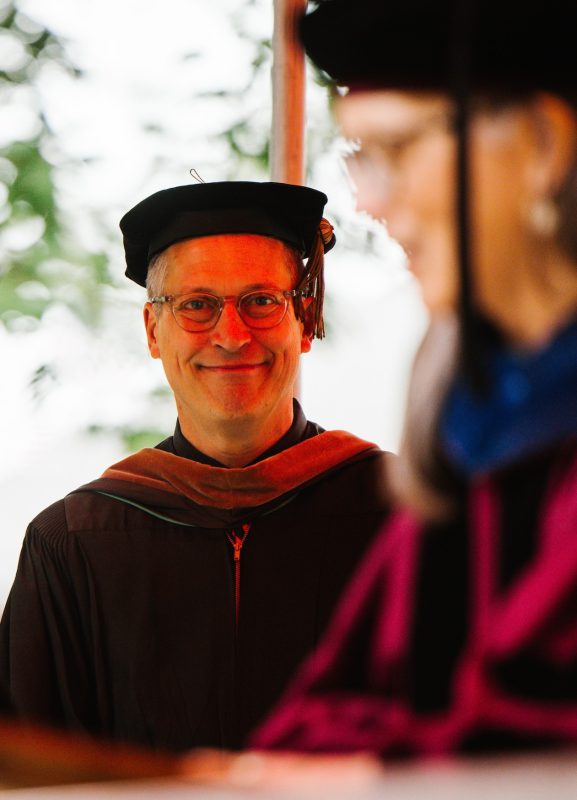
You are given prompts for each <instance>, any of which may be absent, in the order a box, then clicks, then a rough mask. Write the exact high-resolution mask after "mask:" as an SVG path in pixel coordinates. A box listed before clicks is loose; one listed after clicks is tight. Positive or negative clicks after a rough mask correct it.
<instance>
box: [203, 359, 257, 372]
mask: <svg viewBox="0 0 577 800" xmlns="http://www.w3.org/2000/svg"><path fill="white" fill-rule="evenodd" d="M264 366H266V363H265V362H264V361H260V362H259V363H257V364H199V368H200V369H207V370H211V371H212V372H250V371H251V370H255V369H259V368H260V367H264Z"/></svg>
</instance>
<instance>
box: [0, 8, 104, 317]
mask: <svg viewBox="0 0 577 800" xmlns="http://www.w3.org/2000/svg"><path fill="white" fill-rule="evenodd" d="M0 45H1V52H2V53H4V54H5V57H4V59H3V60H2V61H0V106H2V107H3V108H4V109H5V112H4V113H6V114H10V113H13V114H17V113H19V112H21V111H22V110H26V111H28V112H29V113H30V114H32V115H33V116H34V124H33V125H30V126H29V129H30V130H29V133H28V135H27V136H25V137H24V138H22V139H15V140H13V141H9V142H7V143H6V142H4V143H3V146H1V147H0V324H3V325H4V326H6V327H7V328H8V329H16V330H22V328H23V327H26V326H28V328H34V327H35V326H34V324H33V321H35V320H36V321H37V320H40V319H41V318H42V316H43V314H44V313H45V312H46V310H47V309H48V308H49V307H50V306H51V305H53V304H58V303H61V304H64V305H65V306H67V307H68V308H70V309H71V310H72V311H73V312H74V313H75V314H76V315H77V316H79V317H80V318H81V319H83V320H84V321H85V322H87V323H88V324H94V323H96V322H97V320H98V317H99V312H100V309H101V302H102V288H103V286H105V285H106V284H107V283H109V282H110V278H109V275H108V270H107V259H106V256H105V255H104V253H87V252H86V251H84V250H83V248H82V246H81V245H80V244H79V242H78V241H76V239H75V237H74V234H73V232H72V231H71V230H69V229H68V227H67V225H66V221H65V219H64V218H63V215H62V212H61V210H60V208H59V202H58V194H57V189H56V181H55V171H56V170H57V169H58V166H59V165H60V164H62V163H63V161H64V159H65V156H64V155H63V154H62V153H60V152H59V148H58V142H57V141H56V140H55V137H54V136H53V133H52V131H51V130H50V127H49V125H48V123H47V120H46V116H45V114H44V109H43V108H42V104H41V100H40V94H39V92H38V82H39V80H40V78H41V75H42V72H43V70H44V69H46V67H47V66H48V65H50V66H51V67H52V68H53V67H54V66H55V65H57V66H58V68H60V69H62V70H64V71H66V72H67V73H68V74H69V75H71V76H74V77H75V78H76V79H81V73H80V71H79V70H77V69H76V68H75V66H74V65H73V64H72V63H71V62H70V60H69V59H68V57H67V55H66V50H65V47H64V43H63V42H62V41H60V40H59V39H58V38H57V37H56V36H55V35H54V34H53V33H52V32H51V31H50V30H48V29H47V28H45V27H44V26H42V25H40V24H38V23H37V22H36V21H35V20H32V19H30V18H29V17H28V16H26V15H25V14H23V13H22V12H21V11H20V10H19V9H18V5H17V4H16V3H14V2H12V1H11V0H8V1H6V0H4V2H0ZM6 54H7V55H8V57H6ZM10 56H11V57H10Z"/></svg>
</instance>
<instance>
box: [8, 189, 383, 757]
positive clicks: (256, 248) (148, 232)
mask: <svg viewBox="0 0 577 800" xmlns="http://www.w3.org/2000/svg"><path fill="white" fill-rule="evenodd" d="M326 199H327V198H326V196H325V195H324V194H322V193H321V192H317V191H315V190H313V189H308V188H305V187H297V186H289V185H286V184H275V183H244V182H238V183H212V184H209V183H207V184H196V185H191V186H180V187H175V188H171V189H167V190H165V191H161V192H158V193H156V194H153V195H152V196H150V197H148V198H146V199H145V200H143V201H142V202H141V203H139V204H138V205H137V206H135V207H134V208H133V209H132V210H131V211H129V212H128V214H126V215H125V216H124V218H123V219H122V221H121V228H122V231H123V233H124V244H125V252H126V261H127V276H128V277H129V278H131V279H132V280H134V281H136V283H138V284H140V285H141V286H145V285H146V286H147V289H148V297H149V300H148V302H147V303H146V304H145V307H144V320H145V325H146V332H147V337H148V346H149V350H150V353H151V355H152V357H153V358H160V359H161V360H162V363H163V367H164V370H165V373H166V376H167V379H168V382H169V384H170V386H171V388H172V391H173V393H174V396H175V400H176V407H177V410H178V422H177V425H176V430H175V432H174V435H173V436H172V437H170V438H168V439H166V440H165V441H163V442H161V443H160V444H159V445H158V446H157V447H156V448H150V449H145V450H141V451H140V452H138V453H136V454H134V455H132V456H130V457H129V458H127V459H125V460H124V461H121V462H120V463H118V464H115V465H114V466H112V467H110V468H109V469H108V470H106V472H105V473H104V475H103V476H102V478H100V479H99V480H96V481H94V482H92V483H90V484H87V485H86V486H83V487H81V488H80V489H78V490H76V491H74V492H72V493H71V494H69V495H68V496H67V497H65V498H64V499H63V500H60V501H58V502H57V503H55V504H54V505H52V506H50V507H49V508H48V509H46V510H44V511H43V512H42V513H41V514H40V515H39V516H38V517H36V519H34V520H33V521H32V523H31V524H30V527H29V529H28V531H27V533H26V538H25V542H24V547H23V550H22V555H21V559H20V563H19V567H18V572H17V575H16V579H15V582H14V585H13V588H12V591H11V594H10V597H9V600H8V603H7V606H6V610H5V613H4V617H3V619H2V624H1V629H0V635H1V640H0V685H1V684H4V686H5V687H6V689H7V693H8V695H9V700H10V706H11V709H12V711H13V713H14V714H16V715H17V716H18V717H20V718H24V719H28V720H36V721H42V722H44V723H49V724H52V725H55V726H59V727H64V728H67V729H71V730H78V731H88V732H90V733H92V734H94V735H99V736H102V737H105V738H107V739H109V740H117V741H118V740H120V741H130V742H135V743H139V744H141V745H146V746H148V747H153V748H158V749H162V750H174V751H180V750H187V749H190V748H193V747H208V746H211V747H226V748H237V747H239V746H240V745H241V743H242V742H243V741H244V739H245V736H246V734H247V732H248V731H249V730H251V729H252V728H254V727H255V725H256V724H257V723H258V722H259V721H260V720H261V719H262V718H263V716H264V715H265V714H266V713H267V712H268V711H269V709H270V708H271V707H272V705H273V704H274V703H275V702H276V701H277V700H278V697H279V695H280V693H281V691H282V690H283V689H284V687H285V685H286V683H287V681H288V679H289V677H290V676H291V674H292V673H293V672H294V670H295V668H296V667H297V665H299V663H300V662H301V660H302V659H303V658H304V656H305V655H306V654H307V653H308V652H309V651H310V650H311V649H312V647H313V646H314V645H315V644H316V643H317V641H318V639H319V636H320V634H321V632H322V631H323V629H324V627H325V624H326V622H327V620H328V619H329V616H330V614H331V612H332V610H333V607H334V605H335V603H336V600H337V598H338V596H339V594H340V592H341V591H342V589H343V586H344V585H345V582H346V581H347V579H348V578H349V577H350V574H351V571H352V569H353V567H354V565H355V564H356V563H357V561H358V560H359V558H360V556H361V554H362V552H363V550H364V549H365V547H366V545H367V543H368V542H369V540H370V539H371V537H372V536H373V534H374V533H375V531H376V530H377V529H378V527H379V525H380V524H381V522H382V516H383V514H384V511H385V501H384V499H383V497H382V490H381V485H382V474H381V473H382V467H383V459H384V454H383V453H382V452H381V451H380V450H379V449H378V448H377V447H376V446H375V445H371V444H369V443H367V442H364V441H362V440H360V439H358V438H356V437H355V436H352V435H351V434H348V433H345V432H343V431H332V432H326V431H323V429H322V428H320V427H319V426H318V425H316V424H315V423H312V422H309V421H307V419H306V418H305V416H304V413H303V411H302V409H301V408H300V406H299V404H298V403H297V402H296V401H295V400H294V398H293V391H294V382H295V379H296V376H297V370H298V365H299V358H300V354H301V353H303V352H307V351H308V350H310V347H311V342H312V339H313V337H314V336H319V337H320V336H322V335H323V315H322V303H323V286H324V284H323V264H324V251H325V250H328V249H330V247H331V246H332V245H333V244H334V234H333V231H332V226H330V224H329V223H327V221H326V220H324V219H323V217H322V212H323V208H324V205H325V202H326ZM108 390H112V387H108ZM113 390H114V391H119V387H114V389H113ZM0 690H1V687H0Z"/></svg>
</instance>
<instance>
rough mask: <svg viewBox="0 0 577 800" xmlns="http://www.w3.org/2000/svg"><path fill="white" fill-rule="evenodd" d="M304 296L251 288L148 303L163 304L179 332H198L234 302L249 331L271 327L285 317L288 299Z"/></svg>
mask: <svg viewBox="0 0 577 800" xmlns="http://www.w3.org/2000/svg"><path fill="white" fill-rule="evenodd" d="M305 294H306V292H304V291H303V290H301V289H290V290H286V289H285V290H283V289H253V290H251V291H249V292H243V293H242V294H232V295H227V296H225V297H221V296H219V295H216V294H210V293H209V292H187V293H186V294H174V295H173V294H165V295H160V296H159V297H152V298H151V300H150V302H151V303H166V304H167V305H168V306H170V309H171V311H172V314H173V316H174V319H175V320H176V324H177V325H178V326H179V327H180V328H182V330H184V331H187V332H188V333H201V332H202V331H208V330H210V329H211V328H214V326H215V325H216V324H217V322H218V321H219V319H220V316H221V314H222V311H223V309H224V305H225V303H235V305H236V310H237V312H238V314H239V316H240V318H241V319H242V321H243V322H244V323H245V325H248V327H249V328H259V329H265V328H274V327H275V326H276V325H280V323H281V322H282V321H283V319H284V318H285V315H286V312H287V308H288V301H289V298H290V297H297V296H298V295H305Z"/></svg>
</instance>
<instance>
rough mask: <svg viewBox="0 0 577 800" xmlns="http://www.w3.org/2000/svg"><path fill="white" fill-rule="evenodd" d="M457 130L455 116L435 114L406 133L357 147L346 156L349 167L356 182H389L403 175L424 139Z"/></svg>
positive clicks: (416, 123)
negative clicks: (411, 154) (412, 154)
mask: <svg viewBox="0 0 577 800" xmlns="http://www.w3.org/2000/svg"><path fill="white" fill-rule="evenodd" d="M453 130H454V115H453V113H452V112H450V111H441V112H439V111H436V112H434V113H432V114H428V115H427V116H426V117H425V118H424V119H421V120H418V121H416V122H414V123H413V124H412V125H410V126H409V127H407V128H406V129H405V130H397V131H390V132H388V133H384V132H383V133H382V135H380V136H379V137H376V136H375V135H374V134H373V135H372V136H371V137H370V139H368V140H362V141H360V142H357V143H356V144H354V145H353V146H354V149H353V150H352V152H350V153H348V154H347V156H346V160H347V167H348V169H349V172H350V174H351V177H352V178H353V180H357V179H360V180H362V181H370V182H372V183H374V182H377V183H378V182H388V181H390V180H392V179H397V178H398V177H399V176H400V174H401V173H402V172H403V167H404V164H405V161H406V159H407V158H408V157H409V155H410V153H411V151H412V150H413V149H414V148H415V147H416V146H417V145H418V144H419V143H420V142H421V141H423V140H424V139H426V138H427V137H429V136H432V135H434V134H436V133H444V132H451V131H453Z"/></svg>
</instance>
